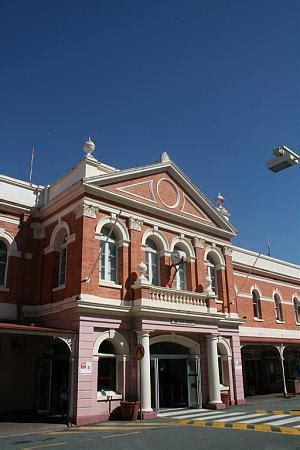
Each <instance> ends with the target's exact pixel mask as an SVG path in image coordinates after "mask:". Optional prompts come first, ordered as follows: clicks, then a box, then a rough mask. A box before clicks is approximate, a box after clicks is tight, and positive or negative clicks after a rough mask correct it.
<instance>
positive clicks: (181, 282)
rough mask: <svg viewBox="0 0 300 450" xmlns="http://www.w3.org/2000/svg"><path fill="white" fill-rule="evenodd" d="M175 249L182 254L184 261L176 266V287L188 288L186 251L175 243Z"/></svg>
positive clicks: (179, 288) (177, 288)
mask: <svg viewBox="0 0 300 450" xmlns="http://www.w3.org/2000/svg"><path fill="white" fill-rule="evenodd" d="M174 250H178V251H179V252H180V254H181V256H182V262H181V263H180V264H177V265H176V266H175V269H176V273H175V279H174V287H175V289H176V290H177V291H185V290H186V264H185V262H184V260H185V258H186V253H185V252H184V251H183V250H181V249H180V248H179V247H178V246H177V245H175V247H174Z"/></svg>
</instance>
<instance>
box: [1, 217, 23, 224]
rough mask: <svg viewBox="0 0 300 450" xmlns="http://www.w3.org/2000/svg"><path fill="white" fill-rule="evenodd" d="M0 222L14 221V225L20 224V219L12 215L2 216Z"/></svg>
mask: <svg viewBox="0 0 300 450" xmlns="http://www.w3.org/2000/svg"><path fill="white" fill-rule="evenodd" d="M0 222H6V223H12V224H14V225H20V219H13V218H12V217H6V216H0Z"/></svg>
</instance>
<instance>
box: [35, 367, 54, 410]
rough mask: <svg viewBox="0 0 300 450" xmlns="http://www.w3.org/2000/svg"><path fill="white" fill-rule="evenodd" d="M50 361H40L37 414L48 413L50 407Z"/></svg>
mask: <svg viewBox="0 0 300 450" xmlns="http://www.w3.org/2000/svg"><path fill="white" fill-rule="evenodd" d="M51 378H52V361H51V359H41V360H40V362H39V372H38V383H39V384H38V386H39V388H38V412H39V413H46V414H49V413H50V407H51V384H52V380H51Z"/></svg>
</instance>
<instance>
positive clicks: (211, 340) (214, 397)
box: [206, 335, 223, 408]
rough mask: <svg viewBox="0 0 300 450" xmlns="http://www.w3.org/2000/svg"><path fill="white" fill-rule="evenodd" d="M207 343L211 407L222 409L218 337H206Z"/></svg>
mask: <svg viewBox="0 0 300 450" xmlns="http://www.w3.org/2000/svg"><path fill="white" fill-rule="evenodd" d="M206 343H207V366H208V391H209V402H208V403H209V405H214V407H216V408H220V406H218V405H221V404H223V403H222V401H221V394H220V377H219V365H218V348H217V344H218V336H215V335H211V336H207V337H206Z"/></svg>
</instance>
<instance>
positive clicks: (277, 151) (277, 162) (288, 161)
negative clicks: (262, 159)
mask: <svg viewBox="0 0 300 450" xmlns="http://www.w3.org/2000/svg"><path fill="white" fill-rule="evenodd" d="M273 153H274V155H275V158H273V159H270V160H269V161H268V162H267V168H268V169H269V170H271V171H272V172H280V171H281V170H284V169H287V168H288V167H291V166H295V165H296V164H298V163H299V161H300V155H297V153H295V152H293V151H292V150H291V149H290V148H288V147H286V145H281V146H279V147H275V148H274V149H273Z"/></svg>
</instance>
